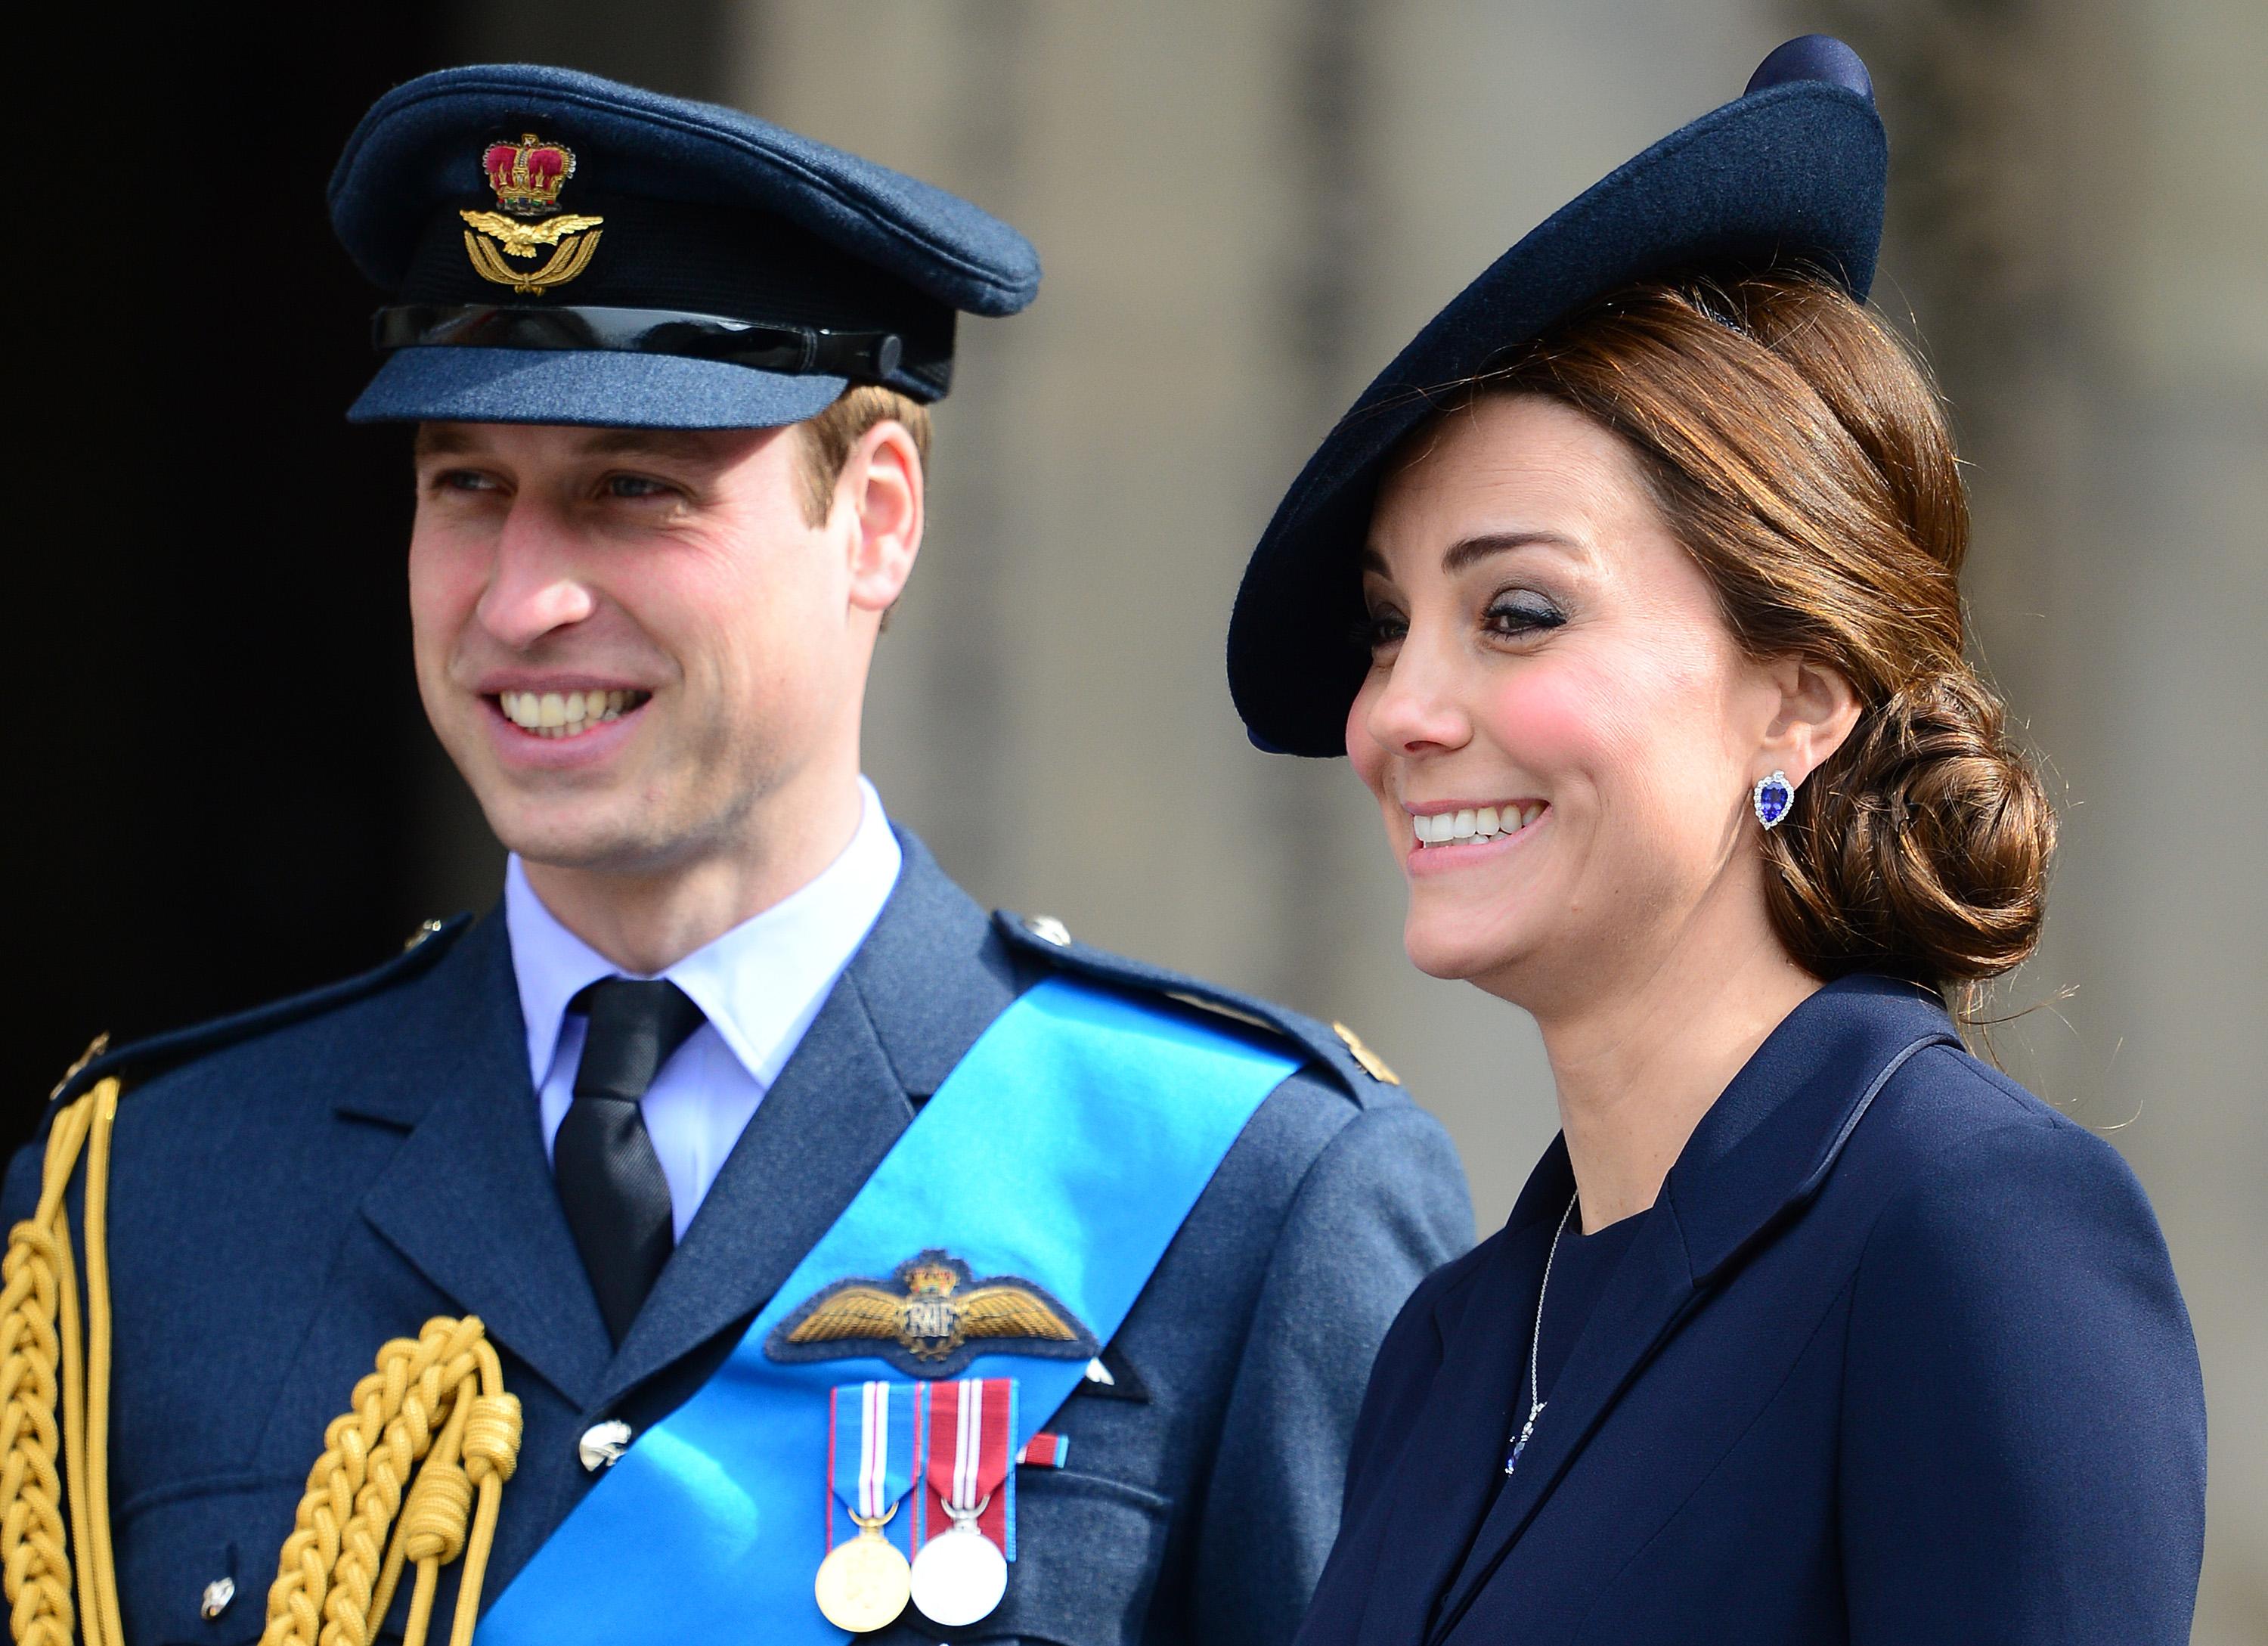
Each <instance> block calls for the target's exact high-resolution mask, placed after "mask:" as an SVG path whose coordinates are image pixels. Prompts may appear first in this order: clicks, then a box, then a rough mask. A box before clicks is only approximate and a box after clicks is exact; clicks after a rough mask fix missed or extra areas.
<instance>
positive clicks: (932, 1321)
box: [764, 1249, 1101, 1378]
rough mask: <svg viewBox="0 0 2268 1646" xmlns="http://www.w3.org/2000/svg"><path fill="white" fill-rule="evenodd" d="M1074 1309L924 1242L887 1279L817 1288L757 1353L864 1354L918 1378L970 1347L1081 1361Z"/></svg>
mask: <svg viewBox="0 0 2268 1646" xmlns="http://www.w3.org/2000/svg"><path fill="white" fill-rule="evenodd" d="M764 1352H765V1353H766V1354H769V1355H770V1356H771V1357H772V1358H773V1359H774V1360H778V1361H816V1360H847V1359H851V1358H854V1357H858V1356H862V1355H872V1356H874V1357H875V1358H878V1359H880V1360H885V1361H887V1362H889V1363H890V1364H891V1365H892V1366H893V1367H895V1368H896V1369H898V1370H900V1371H902V1372H905V1373H908V1374H909V1376H912V1377H923V1378H939V1377H954V1376H956V1375H957V1374H958V1373H959V1372H960V1370H961V1368H962V1367H964V1366H966V1365H967V1364H968V1362H970V1361H972V1360H974V1359H976V1357H977V1356H978V1355H979V1354H1039V1355H1044V1356H1046V1357H1048V1358H1049V1359H1051V1360H1087V1359H1091V1358H1092V1357H1093V1356H1094V1355H1095V1354H1098V1353H1100V1352H1101V1344H1100V1343H1098V1342H1097V1341H1096V1340H1095V1337H1094V1333H1093V1332H1089V1331H1088V1330H1087V1329H1086V1326H1085V1325H1082V1324H1081V1323H1080V1321H1079V1317H1078V1316H1076V1315H1074V1314H1073V1313H1071V1310H1068V1309H1066V1308H1064V1305H1063V1304H1062V1303H1058V1302H1057V1300H1056V1299H1055V1298H1053V1297H1051V1296H1049V1295H1048V1293H1047V1292H1046V1291H1044V1290H1042V1288H1040V1287H1038V1286H1036V1285H1035V1284H1033V1283H1032V1282H1031V1281H1026V1280H1020V1279H1018V1278H1017V1277H1016V1276H1014V1275H1012V1274H997V1275H990V1276H987V1277H986V1278H984V1279H983V1280H979V1279H977V1278H976V1274H975V1273H974V1272H973V1271H972V1270H971V1269H970V1268H969V1266H968V1265H967V1264H966V1263H963V1262H962V1261H961V1259H960V1258H956V1257H954V1256H952V1255H951V1254H949V1253H947V1252H945V1251H938V1250H935V1249H932V1250H930V1251H924V1252H922V1253H920V1254H919V1255H918V1256H916V1257H912V1258H908V1259H907V1260H906V1261H905V1262H903V1263H902V1264H900V1265H899V1266H897V1269H896V1271H895V1273H893V1274H892V1275H891V1277H890V1278H889V1279H888V1280H887V1281H876V1280H865V1279H859V1280H846V1281H836V1282H835V1283H834V1284H833V1285H831V1286H828V1287H824V1288H821V1290H820V1291H818V1292H817V1293H815V1294H814V1295H812V1296H811V1297H810V1298H808V1299H807V1300H806V1301H805V1302H804V1303H802V1304H800V1305H799V1306H798V1307H797V1308H796V1309H795V1310H793V1311H792V1313H791V1314H789V1315H788V1317H787V1318H785V1319H784V1320H783V1321H781V1322H780V1324H779V1325H777V1326H776V1327H774V1328H773V1329H772V1332H771V1335H770V1338H768V1339H767V1340H765V1344H764Z"/></svg>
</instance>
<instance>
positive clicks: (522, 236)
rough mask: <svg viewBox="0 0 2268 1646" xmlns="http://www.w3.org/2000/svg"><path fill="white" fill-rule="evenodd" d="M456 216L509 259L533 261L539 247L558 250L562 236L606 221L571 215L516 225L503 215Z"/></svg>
mask: <svg viewBox="0 0 2268 1646" xmlns="http://www.w3.org/2000/svg"><path fill="white" fill-rule="evenodd" d="M457 215H458V216H459V217H460V218H464V220H465V221H466V222H467V223H468V224H470V225H472V226H473V227H475V228H476V229H478V230H479V231H480V232H481V233H483V234H485V235H488V236H489V237H490V239H492V240H499V241H501V242H502V243H503V245H504V255H505V256H507V257H533V256H534V255H535V248H536V247H539V246H556V245H557V244H559V237H560V236H561V235H563V234H580V233H582V232H583V231H584V230H585V229H595V228H597V227H598V226H599V225H600V224H601V223H604V222H605V221H606V218H580V217H577V216H576V215H575V214H574V213H573V212H571V211H567V212H562V213H561V214H560V215H559V216H557V217H556V218H544V219H543V221H542V222H541V223H516V222H514V221H513V220H512V218H508V217H506V216H504V213H503V212H501V211H460V212H459V213H457Z"/></svg>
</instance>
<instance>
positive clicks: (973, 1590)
mask: <svg viewBox="0 0 2268 1646" xmlns="http://www.w3.org/2000/svg"><path fill="white" fill-rule="evenodd" d="M948 1512H950V1511H948ZM980 1512H981V1509H980ZM913 1591H914V1592H913V1600H914V1605H916V1606H917V1608H919V1610H920V1612H921V1614H922V1615H923V1616H924V1617H925V1618H927V1619H928V1620H930V1621H931V1622H932V1623H937V1624H941V1625H943V1626H944V1627H946V1628H960V1627H961V1626H962V1625H963V1624H968V1623H975V1622H977V1621H979V1620H982V1619H984V1618H988V1617H990V1616H991V1615H992V1608H993V1607H995V1606H997V1605H999V1604H1000V1597H1001V1596H1002V1595H1004V1594H1005V1593H1007V1592H1008V1557H1007V1556H1006V1555H1005V1554H1001V1553H1000V1549H999V1546H998V1544H996V1543H994V1542H993V1541H992V1539H990V1538H988V1537H986V1536H985V1535H984V1534H983V1532H979V1531H978V1530H977V1529H976V1515H974V1514H969V1515H960V1514H955V1515H954V1517H953V1530H952V1531H950V1532H940V1533H939V1535H938V1536H936V1537H934V1538H932V1539H930V1540H929V1541H928V1542H926V1543H924V1544H923V1545H922V1546H921V1553H920V1554H917V1555H915V1556H914V1570H913Z"/></svg>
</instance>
